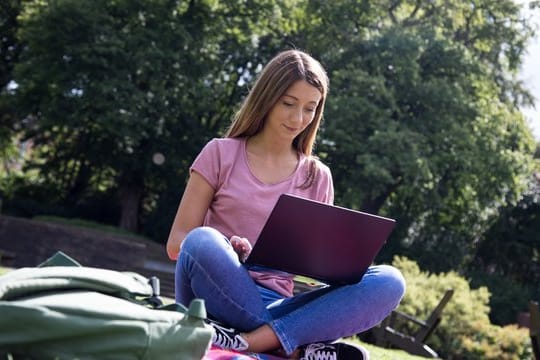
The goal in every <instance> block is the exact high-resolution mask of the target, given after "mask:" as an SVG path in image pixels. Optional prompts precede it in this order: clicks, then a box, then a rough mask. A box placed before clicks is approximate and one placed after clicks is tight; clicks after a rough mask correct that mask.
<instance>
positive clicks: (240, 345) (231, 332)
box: [208, 320, 248, 351]
mask: <svg viewBox="0 0 540 360" xmlns="http://www.w3.org/2000/svg"><path fill="white" fill-rule="evenodd" d="M208 323H209V324H210V325H211V326H212V327H213V328H214V332H213V333H212V344H213V345H215V346H218V347H220V348H223V349H229V350H237V351H244V350H246V349H247V348H248V343H247V341H246V339H244V338H243V337H242V336H241V335H240V332H239V331H238V330H235V329H233V328H228V327H225V326H223V325H222V324H220V323H218V322H215V321H213V320H208Z"/></svg>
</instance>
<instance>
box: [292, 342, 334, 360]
mask: <svg viewBox="0 0 540 360" xmlns="http://www.w3.org/2000/svg"><path fill="white" fill-rule="evenodd" d="M324 349H327V350H326V351H325V350H324ZM300 360H337V353H336V351H335V349H334V347H332V346H331V345H327V344H323V343H315V344H309V345H308V346H306V348H305V349H304V356H303V357H302V358H301V359H300Z"/></svg>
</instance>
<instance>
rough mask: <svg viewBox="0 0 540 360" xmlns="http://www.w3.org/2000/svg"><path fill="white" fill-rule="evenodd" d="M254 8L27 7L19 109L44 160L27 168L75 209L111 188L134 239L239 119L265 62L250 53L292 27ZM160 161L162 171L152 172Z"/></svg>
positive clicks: (166, 4)
mask: <svg viewBox="0 0 540 360" xmlns="http://www.w3.org/2000/svg"><path fill="white" fill-rule="evenodd" d="M292 3H293V2H291V1H283V3H282V4H284V6H285V5H287V4H292ZM252 5H253V6H251V7H245V6H244V4H239V3H238V2H236V1H223V2H216V1H211V0H207V1H189V2H186V1H181V2H178V1H170V0H152V1H146V0H144V1H143V0H122V1H112V0H97V1H94V2H82V3H81V2H80V1H76V0H50V1H37V0H36V1H30V2H28V3H26V4H25V8H24V11H23V14H22V17H21V29H20V33H19V35H20V40H21V41H23V42H25V43H26V44H27V45H28V46H27V47H26V48H25V49H24V51H23V52H22V54H21V59H20V61H19V62H18V63H17V66H16V81H17V83H18V84H19V88H18V89H17V93H16V95H17V99H18V108H19V109H21V112H20V118H21V119H26V122H27V123H28V122H29V125H28V126H27V127H26V128H25V135H26V137H28V138H32V139H33V140H34V143H35V145H36V149H37V152H38V153H37V158H36V161H35V162H34V163H33V164H31V166H33V167H37V168H39V171H40V173H41V174H42V176H43V178H44V181H45V183H48V184H52V186H54V187H56V188H57V189H58V190H59V191H58V194H59V199H58V201H60V202H63V203H67V204H72V205H76V204H78V203H80V202H81V201H83V200H84V199H85V197H87V196H89V195H91V194H95V193H98V192H103V191H104V190H106V189H107V190H108V191H110V193H111V194H113V195H114V196H115V197H117V199H118V203H119V204H120V208H121V212H120V226H121V227H124V228H127V229H131V230H135V229H137V227H138V223H139V221H140V213H139V211H140V210H141V209H143V210H144V208H145V207H153V206H155V203H156V201H158V200H157V198H158V197H159V195H158V194H159V192H160V191H163V190H164V189H165V188H166V187H167V186H171V183H172V182H176V183H175V186H179V185H180V186H181V185H182V184H178V182H179V179H181V181H183V180H184V178H185V175H186V171H187V168H188V166H189V163H190V162H191V161H192V160H193V156H194V154H195V152H196V151H198V150H200V147H201V146H202V144H204V142H205V141H206V140H207V139H208V138H209V137H212V136H215V135H216V134H217V133H219V131H220V130H221V129H222V128H223V126H224V122H225V120H228V119H229V118H230V116H231V114H232V113H233V111H234V106H235V105H236V104H237V102H238V99H239V97H240V95H241V91H242V87H241V86H239V82H240V81H241V80H242V79H244V78H248V79H249V77H250V76H252V74H253V72H254V71H255V70H256V69H257V64H258V63H257V60H258V59H259V58H264V56H265V54H264V52H261V53H260V54H259V55H258V56H252V55H253V54H254V53H255V54H256V52H255V51H250V50H252V49H256V48H257V45H258V44H257V42H258V41H259V40H261V39H262V40H264V38H265V36H267V37H269V36H270V34H271V33H272V31H273V30H272V29H273V28H272V27H278V26H280V25H282V24H285V25H286V24H287V21H288V20H287V21H285V20H283V21H281V20H280V16H281V15H280V13H279V11H278V10H279V9H280V8H279V7H278V5H279V3H278V4H277V5H276V4H275V2H273V1H262V0H261V1H257V2H253V4H252ZM238 49H243V51H242V52H240V51H238ZM29 120H30V121H29ZM158 153H160V154H164V155H165V163H164V165H163V166H156V164H155V163H153V162H152V158H153V156H154V154H158ZM165 178H167V179H170V180H165ZM145 211H147V210H145Z"/></svg>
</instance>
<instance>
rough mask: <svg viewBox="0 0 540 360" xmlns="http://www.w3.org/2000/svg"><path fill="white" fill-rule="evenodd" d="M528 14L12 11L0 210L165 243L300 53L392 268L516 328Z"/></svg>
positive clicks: (529, 261) (522, 248)
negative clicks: (323, 85) (183, 207)
mask: <svg viewBox="0 0 540 360" xmlns="http://www.w3.org/2000/svg"><path fill="white" fill-rule="evenodd" d="M528 6H530V10H531V11H529V12H527V14H528V15H524V13H523V12H522V11H521V5H519V4H518V3H516V2H514V1H511V0H501V1H491V0H470V1H458V0H444V1H443V0H431V1H427V0H414V1H413V0H403V1H399V0H381V1H377V2H374V1H368V0H336V1H324V0H245V1H240V0H220V1H218V0H191V1H188V0H176V1H173V0H94V1H80V0H4V1H2V3H1V4H0V34H1V35H0V37H1V43H0V86H1V91H0V165H1V166H0V199H1V206H0V210H1V212H2V213H3V214H4V215H12V216H21V217H34V216H38V215H39V216H41V215H48V216H56V217H61V218H68V219H83V220H84V221H90V222H97V223H101V224H104V225H110V226H114V227H118V228H121V229H124V230H127V231H129V232H131V233H135V234H138V235H141V236H145V237H147V238H150V239H152V240H154V241H156V242H159V243H165V241H166V238H167V235H168V231H169V228H170V225H171V223H172V219H173V217H174V214H175V212H176V207H177V205H178V201H179V199H180V196H181V194H182V192H183V188H184V184H185V181H186V177H187V175H188V169H189V165H190V164H191V162H192V161H193V159H194V157H195V156H196V155H197V153H198V152H199V151H200V149H201V147H202V146H203V145H204V144H205V143H206V142H207V141H208V140H209V139H211V138H212V137H219V136H221V135H222V134H223V132H224V130H225V129H226V127H227V125H228V124H229V121H230V119H231V116H232V115H233V113H234V112H235V110H236V109H237V108H238V105H239V102H240V101H241V99H242V97H243V96H244V95H245V94H246V93H247V89H248V88H249V85H250V84H251V82H252V81H253V79H254V77H255V76H256V74H257V73H258V71H260V69H261V67H262V65H263V64H264V63H266V62H267V61H268V60H269V59H270V58H271V57H272V56H273V55H274V54H275V53H277V52H278V51H280V50H283V49H288V48H300V49H303V50H306V51H308V52H309V53H311V54H312V55H314V56H315V57H316V58H318V59H320V60H321V62H322V63H323V65H324V66H325V68H326V69H327V70H328V74H329V77H330V80H331V87H330V94H329V99H328V102H327V109H326V113H325V119H324V123H323V127H322V129H321V133H320V136H319V139H318V144H317V146H316V149H315V151H316V155H317V156H319V157H320V158H321V159H322V160H323V161H324V162H325V163H327V164H328V165H329V166H330V167H331V169H332V171H333V176H334V181H335V189H336V203H337V204H339V205H342V206H347V207H352V208H356V209H360V210H364V211H368V212H372V213H377V214H381V215H385V216H390V217H393V218H396V219H397V223H398V226H397V228H396V230H395V231H394V233H393V234H392V238H391V239H390V240H389V241H388V243H387V244H386V246H385V247H384V248H383V250H382V252H381V253H380V254H379V256H378V258H377V261H378V262H392V261H394V257H395V256H401V257H404V258H406V259H410V260H411V261H413V262H414V264H416V266H418V267H419V271H421V272H424V273H426V274H433V276H438V274H446V273H449V272H451V273H453V274H456V276H459V277H460V278H461V279H463V280H464V281H466V283H467V286H470V287H471V289H477V290H478V291H482V293H483V294H484V291H485V296H484V295H483V296H482V297H481V300H479V303H481V304H482V306H486V308H485V311H484V312H485V314H486V318H485V319H483V320H482V321H485V322H487V323H488V324H490V326H491V324H492V325H494V326H500V327H501V328H502V327H505V326H507V325H509V324H513V323H516V319H517V315H518V313H520V312H522V311H526V304H527V301H528V300H529V299H539V298H540V288H539V287H538V284H539V283H540V271H539V270H540V269H539V265H540V258H539V257H540V254H539V251H540V165H539V158H540V146H539V143H538V139H535V138H534V136H533V134H532V131H531V129H530V128H529V126H528V124H527V121H526V120H525V117H524V115H523V113H522V112H521V111H520V108H521V107H522V106H531V105H533V104H534V99H533V98H532V96H531V94H530V92H529V90H528V89H527V88H526V87H525V86H524V84H523V82H522V81H521V80H520V79H519V77H518V72H519V69H520V65H521V63H522V61H523V57H524V52H525V51H526V44H527V42H528V41H530V39H531V38H533V36H535V34H536V31H537V30H538V29H536V28H534V26H533V24H532V22H531V21H530V20H531V18H530V16H538V14H537V13H538V11H537V10H538V8H539V4H538V1H531V2H529V3H528ZM420 269H421V270H420ZM426 276H428V275H426ZM467 291H469V290H467ZM436 295H437V294H436V293H435V295H433V296H434V298H436V297H437V296H436ZM420 298H421V297H420ZM417 300H418V301H420V300H419V299H417ZM471 306H472V305H471ZM418 315H419V314H418ZM452 326H453V327H455V326H454V325H452ZM489 331H491V330H489ZM486 332H488V330H486ZM451 335H452V337H451V338H452V339H454V338H455V334H451ZM501 337H502V338H505V336H501ZM506 338H508V337H506ZM497 339H498V338H497ZM471 341H472V340H471ZM478 341H480V340H478ZM493 342H496V341H495V340H493ZM441 346H442V345H441ZM471 346H472V345H471ZM443 348H444V355H446V356H447V357H448V358H452V357H451V356H452V354H451V352H452V347H450V348H447V347H444V346H443ZM472 352H474V351H473V350H471V353H472ZM484 355H485V354H484ZM454 356H458V355H455V354H454ZM485 356H488V355H485ZM494 356H495V355H494ZM498 356H500V354H499V355H498ZM523 356H525V355H523ZM455 358H459V357H455ZM464 358H472V357H464ZM480 358H482V357H480ZM484 358H489V357H484ZM492 358H498V359H502V358H505V357H492ZM508 358H512V357H508Z"/></svg>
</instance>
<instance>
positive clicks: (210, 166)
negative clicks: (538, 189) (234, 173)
mask: <svg viewBox="0 0 540 360" xmlns="http://www.w3.org/2000/svg"><path fill="white" fill-rule="evenodd" d="M220 159H221V157H220V155H219V146H218V141H217V140H216V139H213V140H210V141H209V142H208V143H207V144H206V145H205V146H204V147H203V149H202V150H201V152H200V153H199V155H197V157H196V158H195V160H194V161H193V164H192V165H191V167H190V172H191V171H196V172H197V173H199V174H200V175H201V176H202V177H203V178H204V179H205V180H206V181H207V182H208V184H210V186H212V188H214V190H216V189H217V188H218V184H219V174H220V168H221V161H220Z"/></svg>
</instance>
